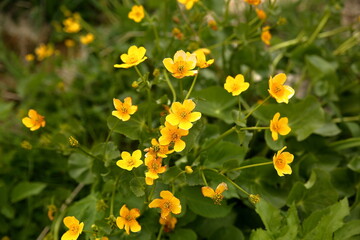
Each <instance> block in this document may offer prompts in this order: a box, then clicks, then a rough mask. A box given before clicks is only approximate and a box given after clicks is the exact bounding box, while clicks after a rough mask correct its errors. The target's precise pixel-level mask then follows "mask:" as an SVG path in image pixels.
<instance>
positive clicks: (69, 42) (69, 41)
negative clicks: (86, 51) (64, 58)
mask: <svg viewBox="0 0 360 240" xmlns="http://www.w3.org/2000/svg"><path fill="white" fill-rule="evenodd" d="M64 43H65V46H66V47H68V48H72V47H73V46H75V41H74V40H72V39H66V40H65V42H64Z"/></svg>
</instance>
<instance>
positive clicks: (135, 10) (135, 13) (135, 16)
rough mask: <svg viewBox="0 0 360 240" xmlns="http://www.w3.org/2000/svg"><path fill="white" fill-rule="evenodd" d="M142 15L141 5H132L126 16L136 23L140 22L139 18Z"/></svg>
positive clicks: (142, 16) (141, 17)
mask: <svg viewBox="0 0 360 240" xmlns="http://www.w3.org/2000/svg"><path fill="white" fill-rule="evenodd" d="M144 17H145V11H144V7H143V6H142V5H134V6H133V7H132V8H131V11H130V12H129V14H128V18H130V19H132V20H134V21H135V22H137V23H138V22H141V20H142V19H143V18H144Z"/></svg>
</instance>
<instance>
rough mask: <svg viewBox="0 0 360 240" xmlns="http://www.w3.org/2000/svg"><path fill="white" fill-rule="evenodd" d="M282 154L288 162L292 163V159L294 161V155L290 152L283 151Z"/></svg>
mask: <svg viewBox="0 0 360 240" xmlns="http://www.w3.org/2000/svg"><path fill="white" fill-rule="evenodd" d="M282 156H283V157H284V158H285V159H286V163H292V161H294V155H292V154H291V153H289V152H283V153H282Z"/></svg>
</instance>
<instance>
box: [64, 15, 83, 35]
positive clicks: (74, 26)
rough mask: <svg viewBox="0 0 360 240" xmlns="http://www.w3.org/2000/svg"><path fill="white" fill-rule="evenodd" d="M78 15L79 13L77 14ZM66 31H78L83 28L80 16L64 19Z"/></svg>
mask: <svg viewBox="0 0 360 240" xmlns="http://www.w3.org/2000/svg"><path fill="white" fill-rule="evenodd" d="M77 16H78V15H77ZM63 24H64V31H65V32H67V33H77V32H79V31H80V29H81V25H80V22H79V17H75V16H74V17H69V18H67V19H65V20H64V21H63Z"/></svg>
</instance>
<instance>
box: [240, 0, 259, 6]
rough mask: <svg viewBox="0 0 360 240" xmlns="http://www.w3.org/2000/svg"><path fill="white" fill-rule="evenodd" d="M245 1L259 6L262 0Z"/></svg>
mask: <svg viewBox="0 0 360 240" xmlns="http://www.w3.org/2000/svg"><path fill="white" fill-rule="evenodd" d="M244 1H245V2H247V3H248V4H250V5H254V6H257V5H259V4H260V3H261V0H244Z"/></svg>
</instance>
